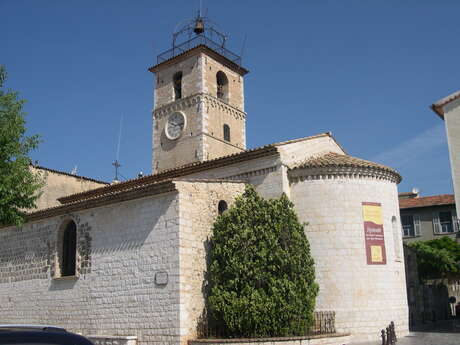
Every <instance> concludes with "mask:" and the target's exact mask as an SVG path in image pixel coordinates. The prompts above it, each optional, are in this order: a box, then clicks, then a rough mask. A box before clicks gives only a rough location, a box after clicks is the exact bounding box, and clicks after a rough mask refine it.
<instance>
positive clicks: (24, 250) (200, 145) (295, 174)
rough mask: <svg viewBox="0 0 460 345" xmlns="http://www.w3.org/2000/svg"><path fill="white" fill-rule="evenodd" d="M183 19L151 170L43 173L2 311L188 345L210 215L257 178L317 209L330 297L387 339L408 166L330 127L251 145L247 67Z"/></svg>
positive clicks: (8, 316) (312, 211) (321, 276)
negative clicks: (104, 175)
mask: <svg viewBox="0 0 460 345" xmlns="http://www.w3.org/2000/svg"><path fill="white" fill-rule="evenodd" d="M185 29H186V30H189V32H191V34H192V36H191V37H192V38H191V39H189V40H187V41H185V42H182V43H179V42H178V39H179V36H178V35H176V34H175V35H174V37H173V48H172V49H170V50H168V51H166V52H165V53H162V54H160V55H159V56H158V61H157V63H156V65H155V66H153V67H151V68H149V71H150V72H152V73H153V74H154V76H155V82H154V91H155V92H154V109H153V113H152V119H153V142H152V146H153V158H152V174H151V175H148V176H144V177H140V178H136V179H133V180H128V181H125V182H120V183H114V184H110V185H106V184H104V183H102V182H100V181H95V180H90V179H84V178H80V179H79V178H78V177H75V176H71V175H69V174H65V173H59V172H57V171H54V170H48V174H49V177H48V180H49V181H51V177H53V176H54V177H53V179H55V180H58V179H59V181H63V182H62V183H61V182H60V183H59V184H57V183H55V184H53V183H48V184H47V185H46V186H45V188H44V194H43V195H44V196H43V197H42V200H41V203H40V208H39V209H38V210H34V211H33V212H31V213H29V214H28V217H27V222H26V224H25V225H24V226H21V227H16V226H7V227H3V228H0V306H1V307H0V308H1V316H0V319H1V321H0V323H29V324H30V323H32V324H51V325H59V326H62V327H65V328H66V329H68V330H71V331H74V332H78V333H81V334H83V335H85V336H95V337H96V336H99V337H106V338H110V337H113V339H125V340H126V341H131V340H133V339H135V340H137V343H138V344H139V345H154V344H168V345H185V344H187V341H189V340H193V339H196V337H197V328H198V323H199V320H200V317H201V316H202V314H203V310H204V296H203V289H202V287H203V282H204V276H205V271H206V260H205V256H206V252H205V244H206V241H207V239H208V238H209V237H210V235H211V229H212V224H213V222H214V220H215V219H216V217H217V215H218V214H219V213H221V212H224V211H225V209H226V208H227V207H231V205H232V203H233V201H234V199H235V198H236V197H237V196H239V195H241V193H242V192H243V191H244V188H245V185H246V184H251V185H253V186H255V188H256V190H257V191H258V193H259V194H260V195H261V196H263V197H265V198H274V197H279V196H280V195H281V194H282V193H285V194H286V195H287V196H288V197H289V198H290V200H291V201H292V202H293V203H294V205H295V209H296V212H297V214H298V216H299V219H300V221H301V222H305V223H308V225H307V226H306V227H305V233H306V236H307V238H308V240H309V242H310V246H311V252H312V255H313V257H314V260H315V270H316V280H317V282H318V284H319V287H320V290H319V295H318V298H317V301H316V310H317V311H329V310H332V311H335V313H336V317H335V327H336V330H337V332H340V333H348V334H350V336H349V338H347V339H349V340H350V339H351V340H352V341H362V340H363V341H364V340H368V339H377V337H378V336H379V330H380V329H382V328H384V327H386V326H387V325H388V324H389V323H390V321H394V322H395V324H396V327H397V329H398V335H404V334H406V333H407V330H408V308H407V297H406V284H405V270H404V258H403V252H402V239H401V225H400V224H401V222H400V216H399V204H398V190H397V184H398V183H399V182H400V181H401V176H400V175H399V174H398V173H397V172H396V171H395V170H393V169H392V168H389V167H386V166H383V165H380V164H377V163H373V162H370V161H365V160H362V159H359V158H355V157H352V156H350V155H348V154H347V153H346V151H345V150H344V148H342V146H341V145H340V144H339V143H338V142H337V141H336V140H335V139H334V137H333V136H332V135H331V133H320V134H312V133H306V136H305V137H304V138H299V139H293V140H289V141H285V142H279V143H274V144H270V145H266V146H263V147H259V148H253V149H247V148H246V129H245V128H246V120H249V121H250V114H246V112H245V109H244V78H245V75H246V74H247V73H248V70H247V69H245V68H244V67H242V66H241V59H240V57H238V56H237V55H235V54H233V53H232V52H231V51H229V50H227V49H226V48H225V40H226V38H225V36H223V35H221V36H219V35H220V34H219V33H218V32H217V30H215V29H214V28H213V27H212V26H210V25H208V23H207V22H206V21H205V20H203V18H201V17H198V18H196V19H195V20H192V21H191V22H190V23H189V24H188V26H186V27H185ZM211 32H212V33H213V39H211V38H210V35H209V34H210V33H211ZM216 37H217V39H216ZM37 169H38V170H40V168H37ZM42 170H43V169H42ZM45 170H46V169H45ZM51 175H52V176H51ZM65 181H68V183H69V184H73V185H74V188H70V189H69V188H67V189H66V188H62V184H65V183H66V182H65ZM50 195H51V196H52V197H49V196H50ZM43 198H45V199H43ZM46 198H48V199H46ZM342 343H343V342H340V344H342ZM120 344H121V343H120ZM331 344H332V343H331Z"/></svg>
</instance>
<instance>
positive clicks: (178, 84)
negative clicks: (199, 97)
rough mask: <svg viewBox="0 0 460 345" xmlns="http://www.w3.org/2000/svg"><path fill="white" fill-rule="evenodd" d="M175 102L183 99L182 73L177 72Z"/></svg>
mask: <svg viewBox="0 0 460 345" xmlns="http://www.w3.org/2000/svg"><path fill="white" fill-rule="evenodd" d="M173 84H174V100H176V99H181V98H182V72H177V73H176V74H174V76H173Z"/></svg>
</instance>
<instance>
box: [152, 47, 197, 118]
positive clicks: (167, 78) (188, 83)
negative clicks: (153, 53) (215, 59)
mask: <svg viewBox="0 0 460 345" xmlns="http://www.w3.org/2000/svg"><path fill="white" fill-rule="evenodd" d="M201 59H202V57H201V54H199V53H197V54H196V55H194V56H191V57H189V58H188V59H185V60H182V61H180V62H178V63H176V64H174V65H169V66H167V67H165V68H164V69H162V70H161V71H158V72H156V73H155V85H154V90H155V94H154V103H153V104H154V108H155V109H156V108H159V107H161V106H163V105H165V104H168V103H171V102H173V101H174V88H173V76H174V74H175V73H177V72H179V71H180V72H182V98H187V97H189V96H191V95H195V94H197V93H200V92H203V85H202V81H201V80H202V78H201V74H202V61H201Z"/></svg>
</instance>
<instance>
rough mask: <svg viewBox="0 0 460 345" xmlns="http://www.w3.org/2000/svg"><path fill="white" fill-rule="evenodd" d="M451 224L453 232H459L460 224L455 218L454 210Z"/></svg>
mask: <svg viewBox="0 0 460 345" xmlns="http://www.w3.org/2000/svg"><path fill="white" fill-rule="evenodd" d="M452 224H453V226H454V232H456V231H460V224H459V222H458V218H457V212H456V211H455V210H453V211H452Z"/></svg>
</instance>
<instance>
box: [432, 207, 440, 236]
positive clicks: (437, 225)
mask: <svg viewBox="0 0 460 345" xmlns="http://www.w3.org/2000/svg"><path fill="white" fill-rule="evenodd" d="M433 232H434V233H435V234H440V233H441V223H440V222H439V214H438V213H436V212H435V213H433Z"/></svg>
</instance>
